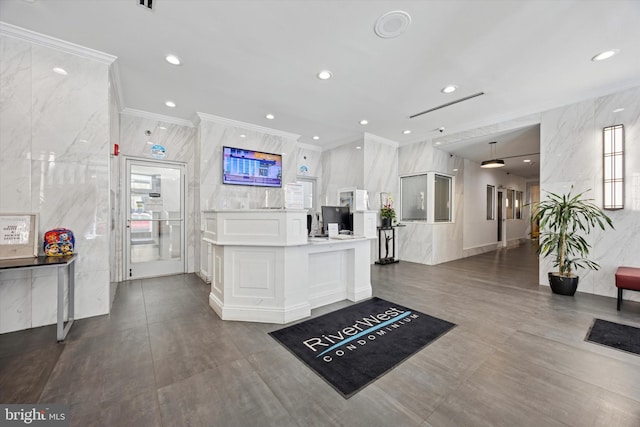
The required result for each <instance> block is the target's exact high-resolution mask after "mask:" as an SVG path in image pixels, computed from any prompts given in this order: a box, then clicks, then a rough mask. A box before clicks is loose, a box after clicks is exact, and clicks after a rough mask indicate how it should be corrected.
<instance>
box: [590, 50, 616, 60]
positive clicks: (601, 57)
mask: <svg viewBox="0 0 640 427" xmlns="http://www.w3.org/2000/svg"><path fill="white" fill-rule="evenodd" d="M618 52H620V50H619V49H611V50H605V51H604V52H600V53H599V54H597V55H596V56H594V57H593V58H591V60H592V61H604V60H605V59H609V58H611V57H612V56H613V55H615V54H616V53H618Z"/></svg>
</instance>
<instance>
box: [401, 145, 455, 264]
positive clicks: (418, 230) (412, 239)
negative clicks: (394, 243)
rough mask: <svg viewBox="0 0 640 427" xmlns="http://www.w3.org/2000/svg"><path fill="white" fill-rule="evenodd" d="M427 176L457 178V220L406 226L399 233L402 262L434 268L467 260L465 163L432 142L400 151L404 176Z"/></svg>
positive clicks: (408, 146)
mask: <svg viewBox="0 0 640 427" xmlns="http://www.w3.org/2000/svg"><path fill="white" fill-rule="evenodd" d="M454 169H457V171H454ZM425 172H440V173H444V174H447V175H451V176H453V177H454V188H453V192H454V196H453V197H454V205H453V219H454V220H453V222H451V223H442V224H427V223H419V222H414V223H406V227H405V228H402V229H400V232H399V241H398V246H399V248H398V253H399V257H400V259H401V260H405V261H412V262H418V263H421V264H429V265H433V264H438V263H442V262H446V261H450V260H453V259H457V258H461V257H463V256H464V252H463V249H462V236H463V220H464V216H463V213H464V173H465V169H464V160H463V159H462V158H459V157H456V156H453V157H452V156H450V155H449V154H448V153H446V152H444V151H442V150H438V149H436V148H434V147H433V146H432V144H431V141H430V140H429V141H423V142H419V143H415V144H411V145H406V146H402V147H400V148H399V149H398V174H399V175H400V176H402V175H411V174H418V173H425Z"/></svg>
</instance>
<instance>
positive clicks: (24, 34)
mask: <svg viewBox="0 0 640 427" xmlns="http://www.w3.org/2000/svg"><path fill="white" fill-rule="evenodd" d="M0 35H3V36H7V37H13V38H15V39H19V40H24V41H27V42H29V43H33V44H37V45H39V46H44V47H48V48H51V49H55V50H59V51H62V52H65V53H70V54H72V55H76V56H80V57H82V58H87V59H92V60H94V61H98V62H102V63H103V64H107V65H110V64H112V63H113V62H114V61H115V60H116V59H117V56H114V55H109V54H108V53H104V52H100V51H97V50H93V49H89V48H88V47H84V46H80V45H77V44H74V43H70V42H67V41H64V40H60V39H57V38H55V37H51V36H47V35H44V34H40V33H36V32H35V31H31V30H27V29H25V28H22V27H17V26H15V25H11V24H7V23H6V22H2V21H0Z"/></svg>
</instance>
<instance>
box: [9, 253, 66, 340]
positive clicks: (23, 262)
mask: <svg viewBox="0 0 640 427" xmlns="http://www.w3.org/2000/svg"><path fill="white" fill-rule="evenodd" d="M77 257H78V255H77V254H73V255H67V256H60V257H49V256H38V257H32V258H16V259H4V260H0V272H3V271H7V270H16V269H23V270H32V269H35V268H47V267H49V268H56V269H57V270H58V311H57V316H58V327H57V337H58V342H61V341H64V339H65V337H66V336H67V333H69V329H71V325H73V316H74V310H73V308H74V291H75V266H74V262H75V261H76V258H77ZM65 268H66V269H67V273H68V274H67V281H68V286H69V307H68V314H69V318H68V319H67V324H66V325H65V324H64V269H65Z"/></svg>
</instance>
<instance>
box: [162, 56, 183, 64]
mask: <svg viewBox="0 0 640 427" xmlns="http://www.w3.org/2000/svg"><path fill="white" fill-rule="evenodd" d="M164 59H165V60H166V61H167V62H168V63H169V64H171V65H180V64H182V61H181V60H180V58H178V57H177V56H175V55H167V56H165V57H164Z"/></svg>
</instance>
